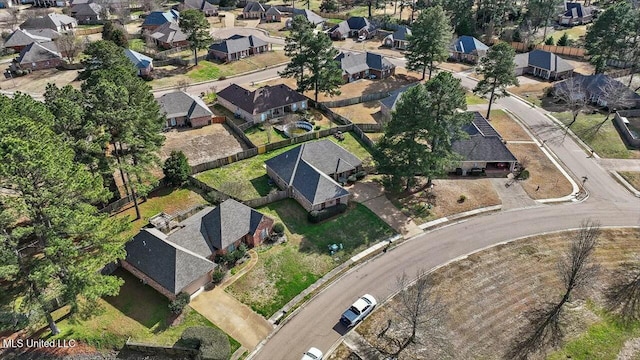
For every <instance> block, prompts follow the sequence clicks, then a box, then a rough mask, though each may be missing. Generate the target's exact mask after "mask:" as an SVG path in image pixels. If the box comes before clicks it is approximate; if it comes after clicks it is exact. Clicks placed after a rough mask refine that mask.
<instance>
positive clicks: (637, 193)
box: [609, 170, 640, 198]
mask: <svg viewBox="0 0 640 360" xmlns="http://www.w3.org/2000/svg"><path fill="white" fill-rule="evenodd" d="M609 174H611V176H612V177H613V178H614V179H616V180H617V181H618V182H619V183H620V184H622V186H624V187H625V188H627V190H629V192H630V193H632V194H633V195H634V196H635V197H639V198H640V191H638V190H636V188H634V187H633V185H631V184H629V182H628V181H627V180H626V179H625V178H623V177H622V176H621V175H620V174H618V172H617V171H615V170H610V171H609Z"/></svg>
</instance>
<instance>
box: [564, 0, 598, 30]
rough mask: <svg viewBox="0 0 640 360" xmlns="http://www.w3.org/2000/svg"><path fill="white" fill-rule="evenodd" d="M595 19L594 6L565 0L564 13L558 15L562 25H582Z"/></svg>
mask: <svg viewBox="0 0 640 360" xmlns="http://www.w3.org/2000/svg"><path fill="white" fill-rule="evenodd" d="M592 21H593V8H592V7H591V6H584V5H583V4H582V3H579V2H567V1H565V2H564V13H562V14H560V15H558V23H559V24H560V25H569V26H573V25H582V24H588V23H590V22H592Z"/></svg>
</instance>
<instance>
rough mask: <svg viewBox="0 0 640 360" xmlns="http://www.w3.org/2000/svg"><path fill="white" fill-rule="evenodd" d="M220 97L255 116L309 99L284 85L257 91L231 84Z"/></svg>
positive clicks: (266, 87)
mask: <svg viewBox="0 0 640 360" xmlns="http://www.w3.org/2000/svg"><path fill="white" fill-rule="evenodd" d="M218 97H220V98H223V99H225V100H227V101H229V102H230V103H231V104H233V105H235V106H237V107H239V108H240V109H242V110H244V111H246V112H248V113H249V114H253V115H255V114H260V113H263V112H265V111H267V110H269V109H273V108H277V107H281V106H285V105H289V104H292V103H296V102H300V101H304V100H306V99H307V98H306V97H304V95H302V94H300V93H298V92H297V91H295V90H293V89H292V88H290V87H288V86H287V85H284V84H280V85H273V86H264V87H261V88H258V89H256V90H255V91H249V90H247V89H245V88H242V87H240V86H238V85H236V84H231V85H229V86H227V87H226V88H224V89H223V90H222V91H220V92H219V93H218Z"/></svg>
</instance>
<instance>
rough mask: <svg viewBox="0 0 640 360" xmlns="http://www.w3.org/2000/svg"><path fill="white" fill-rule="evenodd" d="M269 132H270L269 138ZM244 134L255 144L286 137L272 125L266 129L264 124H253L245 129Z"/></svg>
mask: <svg viewBox="0 0 640 360" xmlns="http://www.w3.org/2000/svg"><path fill="white" fill-rule="evenodd" d="M269 133H271V139H269ZM244 134H245V135H247V137H248V138H249V140H251V142H252V143H253V144H254V145H256V146H258V145H263V144H269V143H272V142H278V141H282V140H286V139H287V137H286V136H285V135H284V134H282V133H281V132H279V131H276V129H274V128H273V127H271V128H268V129H267V128H265V127H264V126H254V127H251V128H249V129H247V131H245V132H244Z"/></svg>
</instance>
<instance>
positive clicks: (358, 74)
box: [335, 52, 396, 82]
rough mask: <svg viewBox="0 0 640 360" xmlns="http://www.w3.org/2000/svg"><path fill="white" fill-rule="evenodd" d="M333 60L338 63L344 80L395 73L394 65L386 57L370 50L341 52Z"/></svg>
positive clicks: (381, 77)
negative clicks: (364, 51)
mask: <svg viewBox="0 0 640 360" xmlns="http://www.w3.org/2000/svg"><path fill="white" fill-rule="evenodd" d="M335 60H336V61H337V62H339V63H340V68H341V69H342V78H343V79H344V81H345V82H352V81H355V80H358V79H367V78H370V79H385V78H388V77H389V76H393V75H394V74H395V73H396V66H395V65H394V64H393V63H392V62H391V61H389V60H388V59H387V58H386V57H384V56H382V55H380V54H375V53H371V52H366V53H350V52H341V53H340V54H338V56H336V58H335Z"/></svg>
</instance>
